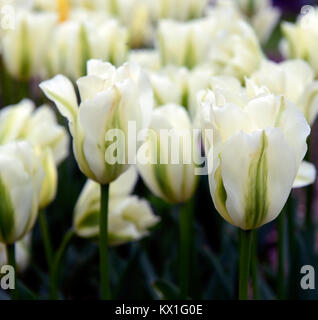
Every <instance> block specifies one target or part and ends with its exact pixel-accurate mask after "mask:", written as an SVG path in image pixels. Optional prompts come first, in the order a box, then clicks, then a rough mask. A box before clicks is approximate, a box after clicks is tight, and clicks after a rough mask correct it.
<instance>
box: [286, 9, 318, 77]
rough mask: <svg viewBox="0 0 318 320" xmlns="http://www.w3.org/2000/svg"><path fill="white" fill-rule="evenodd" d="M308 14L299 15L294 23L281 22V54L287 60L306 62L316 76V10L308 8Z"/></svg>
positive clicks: (317, 65) (317, 29) (317, 71)
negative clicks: (296, 59)
mask: <svg viewBox="0 0 318 320" xmlns="http://www.w3.org/2000/svg"><path fill="white" fill-rule="evenodd" d="M310 8H311V10H310V12H308V13H306V14H300V15H299V16H298V19H297V21H296V23H290V22H283V23H282V32H283V34H284V36H285V39H284V40H283V41H282V44H281V50H282V53H283V54H284V55H285V56H286V57H288V58H292V59H295V58H298V59H304V60H306V61H308V63H309V64H310V65H311V67H312V68H313V69H314V71H315V75H316V76H317V75H318V56H317V51H318V9H317V8H314V7H310Z"/></svg>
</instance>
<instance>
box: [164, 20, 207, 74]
mask: <svg viewBox="0 0 318 320" xmlns="http://www.w3.org/2000/svg"><path fill="white" fill-rule="evenodd" d="M206 28H207V21H206V20H205V19H201V20H193V21H189V22H178V21H173V20H161V21H160V23H159V27H158V46H159V51H160V55H161V62H162V64H163V65H169V64H174V65H177V66H186V67H188V68H189V69H192V68H194V67H195V66H197V65H199V64H202V63H204V62H205V61H206V59H207V56H208V53H209V52H208V49H209V47H210V43H211V42H210V41H211V39H210V34H209V32H207V31H206V30H205V29H206Z"/></svg>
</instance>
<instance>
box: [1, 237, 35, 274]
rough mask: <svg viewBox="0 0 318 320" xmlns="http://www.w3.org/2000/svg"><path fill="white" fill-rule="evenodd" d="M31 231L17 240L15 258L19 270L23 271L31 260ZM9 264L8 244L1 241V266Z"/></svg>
mask: <svg viewBox="0 0 318 320" xmlns="http://www.w3.org/2000/svg"><path fill="white" fill-rule="evenodd" d="M31 239H32V236H31V232H30V233H28V234H26V235H25V236H24V237H23V238H22V239H21V240H19V241H17V242H16V251H15V259H16V263H17V271H18V272H23V271H24V270H26V268H27V267H28V265H29V262H30V249H31ZM7 264H8V257H7V250H6V245H5V244H3V243H0V268H1V267H2V266H4V265H7Z"/></svg>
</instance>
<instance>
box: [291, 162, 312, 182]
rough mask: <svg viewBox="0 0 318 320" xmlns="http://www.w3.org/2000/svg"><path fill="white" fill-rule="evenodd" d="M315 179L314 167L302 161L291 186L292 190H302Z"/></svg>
mask: <svg viewBox="0 0 318 320" xmlns="http://www.w3.org/2000/svg"><path fill="white" fill-rule="evenodd" d="M315 179H316V168H315V166H314V165H313V164H312V163H310V162H307V161H303V162H302V163H301V164H300V167H299V169H298V172H297V176H296V179H295V181H294V184H293V188H302V187H306V186H308V185H310V184H313V183H314V181H315Z"/></svg>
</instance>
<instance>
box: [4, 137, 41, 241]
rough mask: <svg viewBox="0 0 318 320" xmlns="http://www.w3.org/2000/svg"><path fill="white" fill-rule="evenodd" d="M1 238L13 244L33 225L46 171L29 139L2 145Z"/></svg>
mask: <svg viewBox="0 0 318 320" xmlns="http://www.w3.org/2000/svg"><path fill="white" fill-rule="evenodd" d="M0 163H1V167H0V180H1V181H0V184H1V188H0V189H1V196H0V198H1V203H2V206H1V210H0V242H3V243H6V244H13V243H14V242H16V241H18V240H20V239H22V238H23V236H24V235H25V234H27V233H28V232H29V231H30V230H31V229H32V227H33V225H34V223H35V220H36V217H37V214H38V207H39V200H40V192H41V186H42V181H43V178H44V171H43V168H42V165H41V161H40V159H39V158H38V156H37V155H36V154H35V151H34V150H33V149H32V147H31V146H30V145H29V144H28V143H27V142H11V143H7V144H5V145H3V146H0Z"/></svg>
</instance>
